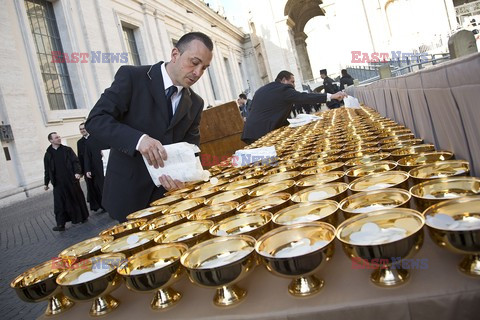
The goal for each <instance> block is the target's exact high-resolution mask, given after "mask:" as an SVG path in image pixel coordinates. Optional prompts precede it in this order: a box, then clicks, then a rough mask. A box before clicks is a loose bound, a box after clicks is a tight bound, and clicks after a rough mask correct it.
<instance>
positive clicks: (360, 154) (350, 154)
mask: <svg viewBox="0 0 480 320" xmlns="http://www.w3.org/2000/svg"><path fill="white" fill-rule="evenodd" d="M377 152H380V148H366V149H363V150H362V151H350V152H346V153H343V154H342V156H341V159H342V160H343V161H347V160H350V159H354V158H361V157H365V156H368V155H371V154H374V153H377Z"/></svg>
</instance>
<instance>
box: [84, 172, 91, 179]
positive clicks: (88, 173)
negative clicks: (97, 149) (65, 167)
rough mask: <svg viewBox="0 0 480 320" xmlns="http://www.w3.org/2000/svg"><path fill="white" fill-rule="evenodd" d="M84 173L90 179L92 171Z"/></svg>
mask: <svg viewBox="0 0 480 320" xmlns="http://www.w3.org/2000/svg"><path fill="white" fill-rule="evenodd" d="M85 175H86V176H87V178H89V179H92V173H91V172H90V171H89V172H87V173H85Z"/></svg>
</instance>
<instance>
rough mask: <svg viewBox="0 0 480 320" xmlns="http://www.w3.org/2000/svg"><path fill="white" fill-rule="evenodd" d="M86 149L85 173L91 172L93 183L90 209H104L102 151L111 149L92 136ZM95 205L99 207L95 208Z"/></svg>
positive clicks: (87, 141) (86, 144) (87, 142)
mask: <svg viewBox="0 0 480 320" xmlns="http://www.w3.org/2000/svg"><path fill="white" fill-rule="evenodd" d="M85 147H86V148H85V172H91V174H92V182H93V183H92V184H93V186H92V192H91V194H90V209H92V210H98V209H103V206H102V193H103V182H104V180H105V178H104V175H103V161H102V150H105V149H109V148H110V147H109V146H107V145H106V144H104V143H102V142H100V141H99V140H98V139H95V138H94V137H92V136H91V135H90V136H89V137H88V139H87V140H86V143H85ZM94 204H95V205H96V206H97V207H94Z"/></svg>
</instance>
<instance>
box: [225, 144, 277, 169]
mask: <svg viewBox="0 0 480 320" xmlns="http://www.w3.org/2000/svg"><path fill="white" fill-rule="evenodd" d="M276 160H277V151H276V150H275V147H274V146H269V147H262V148H254V149H242V150H237V151H235V154H234V155H233V157H232V166H234V167H243V166H248V165H249V164H251V163H254V162H258V161H261V162H262V163H263V164H268V163H273V162H276Z"/></svg>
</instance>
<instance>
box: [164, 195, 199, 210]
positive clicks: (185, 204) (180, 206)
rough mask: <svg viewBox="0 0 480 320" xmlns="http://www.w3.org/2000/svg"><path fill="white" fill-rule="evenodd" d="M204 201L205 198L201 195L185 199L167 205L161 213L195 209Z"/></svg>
mask: <svg viewBox="0 0 480 320" xmlns="http://www.w3.org/2000/svg"><path fill="white" fill-rule="evenodd" d="M204 202H205V198H203V197H200V198H193V199H185V200H182V201H180V202H177V203H174V204H172V205H169V206H168V207H167V208H166V209H165V210H163V213H164V214H169V213H175V212H182V211H195V210H197V209H199V208H201V207H203V204H204Z"/></svg>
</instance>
